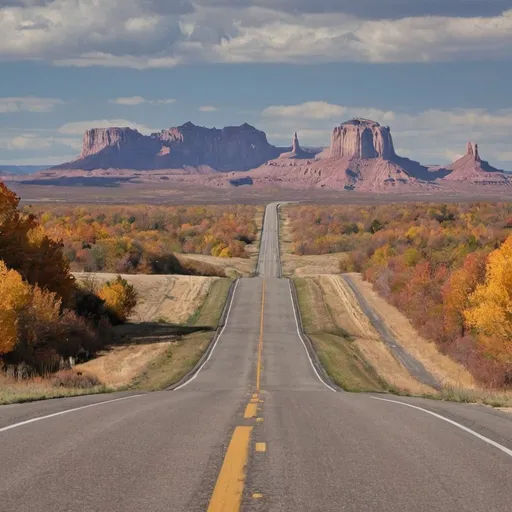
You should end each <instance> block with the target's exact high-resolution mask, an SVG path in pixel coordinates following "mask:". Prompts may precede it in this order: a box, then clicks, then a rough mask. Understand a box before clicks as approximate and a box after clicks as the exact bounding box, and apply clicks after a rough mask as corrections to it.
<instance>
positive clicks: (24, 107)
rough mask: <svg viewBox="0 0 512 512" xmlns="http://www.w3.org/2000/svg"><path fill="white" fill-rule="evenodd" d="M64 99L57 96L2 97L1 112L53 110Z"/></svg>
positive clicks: (62, 102) (0, 100) (0, 101)
mask: <svg viewBox="0 0 512 512" xmlns="http://www.w3.org/2000/svg"><path fill="white" fill-rule="evenodd" d="M63 104H64V101H62V100H59V99H57V98H38V97H36V96H19V97H4V98H1V97H0V113H8V112H51V111H52V110H54V108H55V107H56V106H58V105H63Z"/></svg>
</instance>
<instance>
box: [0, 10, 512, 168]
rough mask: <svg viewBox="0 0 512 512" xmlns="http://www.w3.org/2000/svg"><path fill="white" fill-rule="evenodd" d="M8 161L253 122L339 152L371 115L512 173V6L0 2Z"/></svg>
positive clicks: (416, 141)
mask: <svg viewBox="0 0 512 512" xmlns="http://www.w3.org/2000/svg"><path fill="white" fill-rule="evenodd" d="M0 78H1V80H0V163H4V164H6V163H10V164H21V163H25V164H30V163H32V164H51V163H60V162H62V161H65V160H69V159H71V158H74V157H76V155H77V154H78V153H79V151H80V145H81V137H82V134H83V131H84V130H85V129H87V128H91V127H94V126H110V125H122V126H131V127H134V128H137V129H139V130H140V131H142V132H147V133H149V132H151V131H156V130H160V129H162V128H168V127H170V126H176V125H179V124H182V123H184V122H186V121H189V120H190V121H192V122H194V123H196V124H199V125H204V126H217V127H222V126H225V125H234V124H241V123H243V122H249V123H251V124H253V125H255V126H256V127H258V128H260V129H263V130H265V131H266V132H267V134H268V137H269V140H270V141H271V142H272V143H274V144H278V145H279V144H289V143H290V140H291V136H292V134H293V132H294V131H296V130H297V131H298V132H299V136H300V138H301V142H302V144H303V145H328V144H329V138H330V132H331V130H332V128H333V127H334V126H335V125H336V124H339V123H341V122H343V121H345V120H347V119H349V118H351V117H355V116H361V117H368V118H372V119H375V120H376V121H378V122H380V123H382V124H385V125H389V126H391V129H392V133H393V136H394V139H395V146H396V148H397V151H398V152H399V153H401V154H402V155H404V156H409V157H412V158H415V159H418V160H420V161H422V162H423V163H429V164H436V163H440V164H442V163H447V162H449V161H452V160H453V159H455V158H457V156H459V155H460V154H461V153H462V152H463V151H464V149H465V142H466V141H467V140H473V141H475V142H478V143H479V144H480V148H481V153H482V156H483V157H484V158H486V159H488V160H489V161H490V162H491V163H492V164H494V165H496V166H498V167H501V168H505V169H507V170H512V144H511V140H512V137H511V135H512V94H511V92H510V91H511V89H510V83H511V82H512V0H495V1H493V0H358V1H357V2H356V1H354V0H350V1H349V0H315V1H314V2H312V1H310V0H196V1H189V0H165V1H164V0H101V1H100V0H0Z"/></svg>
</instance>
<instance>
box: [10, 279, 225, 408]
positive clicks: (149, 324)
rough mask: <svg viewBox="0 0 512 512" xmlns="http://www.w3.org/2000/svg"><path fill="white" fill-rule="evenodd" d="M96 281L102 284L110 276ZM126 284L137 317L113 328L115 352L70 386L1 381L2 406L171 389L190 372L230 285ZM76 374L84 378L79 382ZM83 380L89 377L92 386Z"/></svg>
mask: <svg viewBox="0 0 512 512" xmlns="http://www.w3.org/2000/svg"><path fill="white" fill-rule="evenodd" d="M95 278H96V279H98V281H99V282H102V281H104V280H107V279H108V278H109V276H106V275H101V276H95ZM128 278H129V280H130V282H132V284H134V285H135V287H136V289H137V291H138V293H139V304H138V306H137V308H136V311H135V312H134V314H133V315H132V317H131V319H130V322H128V323H127V324H125V325H122V326H119V327H117V328H115V339H116V342H115V343H114V344H113V345H112V346H110V347H108V348H107V350H104V351H103V352H101V353H100V354H99V355H98V357H96V358H94V359H92V360H91V361H88V362H87V363H84V364H80V365H77V366H76V367H75V368H74V369H73V370H71V371H70V372H67V373H66V375H67V374H68V373H69V374H70V375H71V378H69V379H67V380H66V382H68V381H69V382H72V383H73V385H72V386H70V387H66V385H61V384H60V383H57V384H56V382H55V380H54V379H53V378H52V377H51V376H49V377H48V378H37V379H27V380H21V381H18V380H16V379H14V378H8V377H6V376H1V377H0V404H8V403H15V402H26V401H33V400H43V399H47V398H58V397H64V396H75V395H83V394H93V393H105V392H110V391H119V390H125V389H133V390H147V391H153V390H157V389H163V388H166V387H168V386H170V385H172V384H173V383H175V382H177V381H178V380H180V379H181V378H182V377H183V376H184V375H185V374H186V373H187V372H188V371H190V370H191V369H192V368H193V367H194V365H195V364H196V363H197V361H198V360H199V359H200V358H201V355H202V354H203V353H204V351H205V350H206V348H207V347H208V345H209V343H210V341H211V339H212V337H213V335H214V332H215V329H216V326H217V324H218V322H219V319H220V316H221V314H222V310H223V308H224V304H225V301H226V297H227V294H228V292H229V288H230V286H231V280H230V279H220V278H202V277H188V276H153V275H151V276H143V275H134V276H128ZM77 372H80V373H82V374H83V377H77ZM85 376H90V382H89V380H88V379H86V378H85ZM96 383H97V384H96ZM86 384H87V387H74V386H83V385H86ZM92 384H95V385H92Z"/></svg>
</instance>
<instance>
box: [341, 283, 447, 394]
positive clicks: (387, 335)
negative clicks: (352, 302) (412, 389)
mask: <svg viewBox="0 0 512 512" xmlns="http://www.w3.org/2000/svg"><path fill="white" fill-rule="evenodd" d="M342 279H343V280H344V281H345V282H346V283H347V285H348V286H349V287H350V289H351V290H352V292H353V293H354V296H355V298H356V299H357V301H358V302H359V306H360V308H361V310H362V312H363V313H364V314H365V315H366V317H367V318H368V319H369V320H370V322H371V324H372V326H373V327H374V329H375V330H376V331H377V332H378V333H379V335H380V337H381V339H382V340H383V341H384V343H386V345H387V346H388V347H389V348H390V350H391V351H392V352H393V355H394V356H395V357H396V358H397V359H398V360H399V361H400V363H402V365H403V366H404V367H405V368H406V369H407V371H408V372H409V373H410V374H411V375H412V376H413V377H414V378H415V379H417V380H418V381H419V382H421V383H423V384H425V385H426V386H430V387H432V388H434V389H440V387H441V385H440V383H439V381H438V380H437V379H436V378H435V377H434V376H433V375H432V374H431V373H430V372H429V371H427V370H426V369H425V366H423V364H422V363H421V362H420V361H418V360H417V359H416V358H414V357H413V356H412V355H411V354H410V353H409V352H408V351H407V350H405V349H404V347H403V346H402V345H401V344H400V343H399V342H398V341H397V340H396V338H395V336H394V335H393V333H392V332H391V331H390V329H389V328H388V326H387V325H386V322H385V321H384V320H383V319H382V317H381V316H380V315H379V314H378V313H376V311H375V310H374V309H373V308H372V307H371V306H370V305H369V303H368V302H367V301H366V300H365V298H364V297H363V295H362V294H361V292H360V291H359V289H358V288H357V286H356V285H355V284H354V282H353V281H352V279H351V277H350V276H349V275H346V274H345V275H343V276H342Z"/></svg>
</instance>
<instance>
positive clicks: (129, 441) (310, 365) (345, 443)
mask: <svg viewBox="0 0 512 512" xmlns="http://www.w3.org/2000/svg"><path fill="white" fill-rule="evenodd" d="M257 270H258V271H257V274H258V275H257V277H254V278H245V279H240V280H238V281H237V283H236V285H235V288H234V293H233V294H232V295H231V297H230V298H229V300H228V304H227V308H228V309H227V311H226V314H227V321H226V322H225V326H224V328H223V330H222V332H221V333H220V336H217V337H216V339H215V341H214V345H212V346H211V347H210V352H209V353H208V356H207V358H206V359H205V361H203V362H201V364H200V365H199V366H198V367H197V368H196V369H195V371H194V372H193V373H192V374H190V375H189V376H188V379H187V380H186V381H184V382H182V383H180V385H179V386H178V387H177V388H176V389H174V390H167V391H161V392H155V393H144V394H139V395H134V394H130V393H117V394H114V395H112V394H110V395H95V396H82V397H75V398H65V399H59V400H48V401H44V402H35V403H28V404H21V405H10V406H3V407H1V408H0V511H2V512H14V511H16V512H46V511H48V512H50V511H51V512H72V511H76V512H138V511H142V512H170V511H171V512H195V511H207V512H221V511H223V512H237V511H239V510H242V511H248V512H250V511H272V512H274V511H275V512H278V511H279V512H280V511H287V512H331V511H332V512H339V511H344V512H366V511H367V512H462V511H468V512H469V511H471V512H510V511H511V510H512V417H511V416H510V415H508V414H507V413H504V412H500V411H496V410H493V409H491V408H489V407H483V406H477V405H471V404H454V403H447V402H441V401H433V400H425V399H420V398H404V397H394V396H392V395H384V394H352V393H345V392H342V391H340V390H338V389H337V388H336V387H335V386H334V385H333V384H332V383H331V382H330V381H329V380H328V379H327V377H326V376H325V374H324V372H323V370H322V368H321V367H320V366H319V364H318V362H317V360H316V357H315V354H314V353H312V351H311V347H310V346H309V342H308V339H307V338H306V337H304V336H302V335H301V329H300V318H299V317H298V312H297V310H296V307H295V306H294V301H293V287H292V286H291V283H290V281H289V280H288V279H283V278H281V267H280V258H279V240H278V205H277V204H271V205H268V207H267V209H266V214H265V221H264V228H263V232H262V237H261V244H260V258H259V262H258V269H257Z"/></svg>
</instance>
